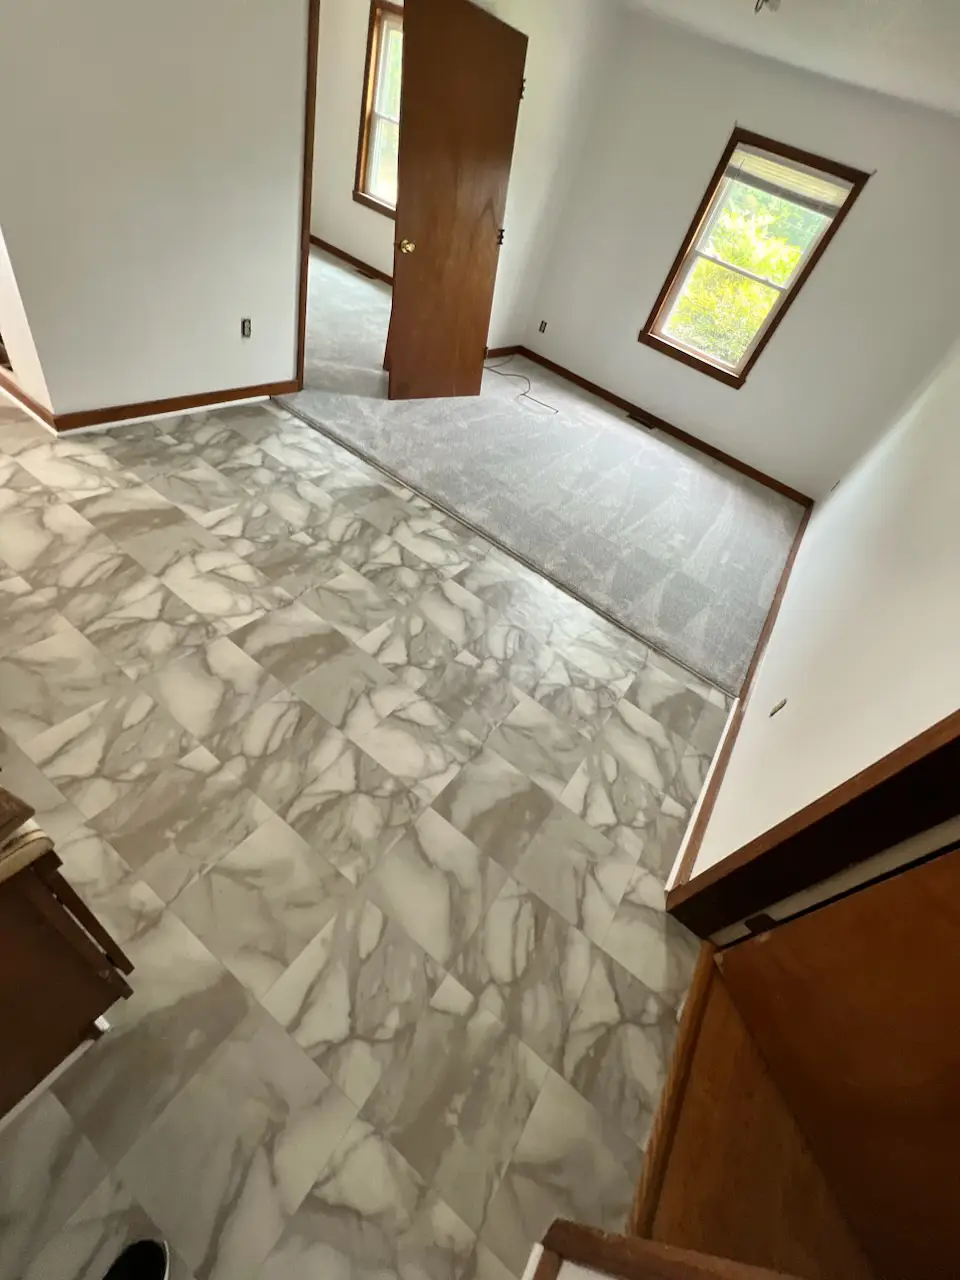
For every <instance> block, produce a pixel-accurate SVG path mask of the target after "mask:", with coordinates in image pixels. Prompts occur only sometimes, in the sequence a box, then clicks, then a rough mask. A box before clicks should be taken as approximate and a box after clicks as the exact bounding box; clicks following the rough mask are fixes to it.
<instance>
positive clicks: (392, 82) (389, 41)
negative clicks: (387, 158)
mask: <svg viewBox="0 0 960 1280" xmlns="http://www.w3.org/2000/svg"><path fill="white" fill-rule="evenodd" d="M402 75H403V27H401V26H399V25H398V24H397V23H394V22H387V21H386V20H385V21H384V24H383V34H382V44H381V49H380V72H379V75H378V77H377V101H376V108H377V114H378V115H381V116H388V117H389V118H390V119H391V120H399V119H400V81H401V77H402Z"/></svg>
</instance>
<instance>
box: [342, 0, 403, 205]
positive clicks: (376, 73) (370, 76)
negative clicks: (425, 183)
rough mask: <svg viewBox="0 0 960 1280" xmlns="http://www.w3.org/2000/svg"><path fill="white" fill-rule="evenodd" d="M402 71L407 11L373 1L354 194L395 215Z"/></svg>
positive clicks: (384, 2)
mask: <svg viewBox="0 0 960 1280" xmlns="http://www.w3.org/2000/svg"><path fill="white" fill-rule="evenodd" d="M402 75H403V9H401V8H400V7H399V6H398V5H395V4H388V3H387V0H373V4H372V5H371V6H370V30H369V33H368V35H367V65H366V69H365V71H364V76H363V108H362V110H361V114H360V142H359V147H358V151H357V180H356V184H355V186H354V190H353V198H354V200H359V201H360V203H361V204H366V205H369V206H370V207H371V208H373V209H377V210H378V211H379V212H380V213H385V214H387V215H388V216H389V217H391V218H392V217H395V216H396V210H397V144H398V143H399V140H400V83H401V79H402Z"/></svg>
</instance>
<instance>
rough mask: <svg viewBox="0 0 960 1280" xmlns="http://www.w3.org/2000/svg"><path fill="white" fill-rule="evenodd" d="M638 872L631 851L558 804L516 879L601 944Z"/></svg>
mask: <svg viewBox="0 0 960 1280" xmlns="http://www.w3.org/2000/svg"><path fill="white" fill-rule="evenodd" d="M635 873H636V864H635V861H634V858H633V857H632V855H631V854H629V853H626V852H624V850H623V849H620V848H619V847H618V846H616V845H614V844H613V843H612V842H611V841H610V840H608V839H607V838H606V836H604V835H601V833H600V832H599V831H596V830H595V829H594V828H593V827H591V826H589V825H588V824H587V823H585V822H584V821H583V820H582V819H581V818H578V817H577V816H576V814H574V813H572V812H571V811H570V810H569V809H567V808H566V806H564V805H561V804H558V805H556V806H555V807H554V809H553V811H552V813H551V814H550V816H549V817H548V818H547V820H546V821H545V822H544V823H543V825H542V826H541V827H540V830H539V831H538V832H537V834H536V835H535V836H534V837H533V840H532V841H531V842H530V844H529V845H528V846H527V848H526V849H525V850H524V852H523V853H522V854H521V855H520V859H519V861H518V862H517V865H516V868H515V869H514V875H515V876H516V878H517V880H519V881H520V882H521V884H524V885H525V886H526V887H527V888H528V889H532V890H533V892H534V893H535V894H537V895H538V896H539V897H540V898H542V899H543V901H544V902H546V903H548V904H549V905H550V906H551V907H553V909H554V910H555V911H557V912H559V913H560V915H561V916H563V918H564V920H566V921H568V922H569V923H570V924H573V925H576V927H577V928H578V929H580V930H581V931H582V932H583V933H584V934H586V936H587V937H588V938H589V939H590V940H591V942H596V943H598V944H602V943H603V942H604V939H605V938H606V936H607V933H608V931H609V929H610V926H611V924H612V923H613V920H614V917H615V916H616V913H617V908H618V907H619V906H620V903H621V901H622V899H623V895H624V894H625V893H626V890H627V886H628V884H629V883H630V882H631V880H632V879H633V877H634V875H635Z"/></svg>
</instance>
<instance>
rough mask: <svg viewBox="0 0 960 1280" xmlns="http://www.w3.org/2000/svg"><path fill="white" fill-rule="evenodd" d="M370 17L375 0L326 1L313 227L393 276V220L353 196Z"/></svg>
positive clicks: (322, 23)
mask: <svg viewBox="0 0 960 1280" xmlns="http://www.w3.org/2000/svg"><path fill="white" fill-rule="evenodd" d="M369 19H370V2H369V0H322V2H321V5H320V37H319V46H318V50H317V122H316V133H315V137H314V149H313V206H312V209H311V213H310V230H311V232H312V233H313V234H314V235H315V236H319V237H320V239H321V240H326V241H327V243H328V244H332V245H334V246H336V248H338V249H342V250H343V251H344V252H345V253H349V254H352V255H353V257H354V258H359V259H360V261H361V262H366V263H367V264H368V265H369V266H371V267H376V268H377V269H378V270H379V271H385V272H386V273H387V274H388V275H392V274H393V229H394V222H393V219H392V218H389V217H387V215H386V214H383V213H379V212H377V210H376V209H370V208H368V207H367V206H366V205H362V204H358V203H357V201H356V200H354V198H353V184H354V179H355V177H356V171H357V142H358V135H359V129H360V107H361V103H362V101H363V69H364V63H365V60H366V53H367V28H368V24H369Z"/></svg>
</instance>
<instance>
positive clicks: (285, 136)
mask: <svg viewBox="0 0 960 1280" xmlns="http://www.w3.org/2000/svg"><path fill="white" fill-rule="evenodd" d="M306 24H307V5H306V0H272V3H270V4H268V5H267V4H261V5H258V4H247V5H238V4H236V3H235V0H203V3H202V4H197V3H195V2H194V0H164V2H163V3H159V4H158V3H156V2H155V0H126V2H125V3H122V4H121V3H118V2H117V0H84V3H83V4H74V3H69V2H68V0H31V2H30V3H29V4H26V3H24V4H12V5H7V6H6V7H5V10H4V16H3V41H2V46H0V119H2V120H3V145H2V151H0V165H2V169H0V227H2V228H3V234H4V237H5V239H6V243H7V248H8V250H9V253H10V259H11V261H12V263H13V268H14V270H15V272H16V277H17V281H18V283H19V286H20V292H21V295H22V297H23V301H24V306H25V310H26V313H27V316H28V318H29V321H30V326H31V329H32V332H33V337H34V340H35V342H36V347H37V351H38V353H39V356H40V360H41V363H42V366H43V371H44V375H45V378H46V382H47V386H48V388H49V392H50V396H51V398H52V403H53V408H54V409H55V410H56V412H58V413H66V412H71V411H75V410H82V409H91V408H99V407H102V406H107V405H111V404H124V403H128V402H136V401H142V400H151V399H155V398H161V397H166V396H179V395H189V394H193V393H200V392H208V391H216V390H225V389H228V388H233V387H244V386H250V385H255V384H259V383H265V382H273V381H278V380H284V379H289V378H291V377H292V376H293V374H294V369H295V348H296V304H297V289H298V260H299V222H300V187H301V172H302V155H303V123H304V122H303V108H304V89H305V69H306ZM242 316H249V317H251V319H252V321H253V336H252V338H250V339H249V340H246V341H244V340H242V339H241V338H240V319H241V317H242Z"/></svg>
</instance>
